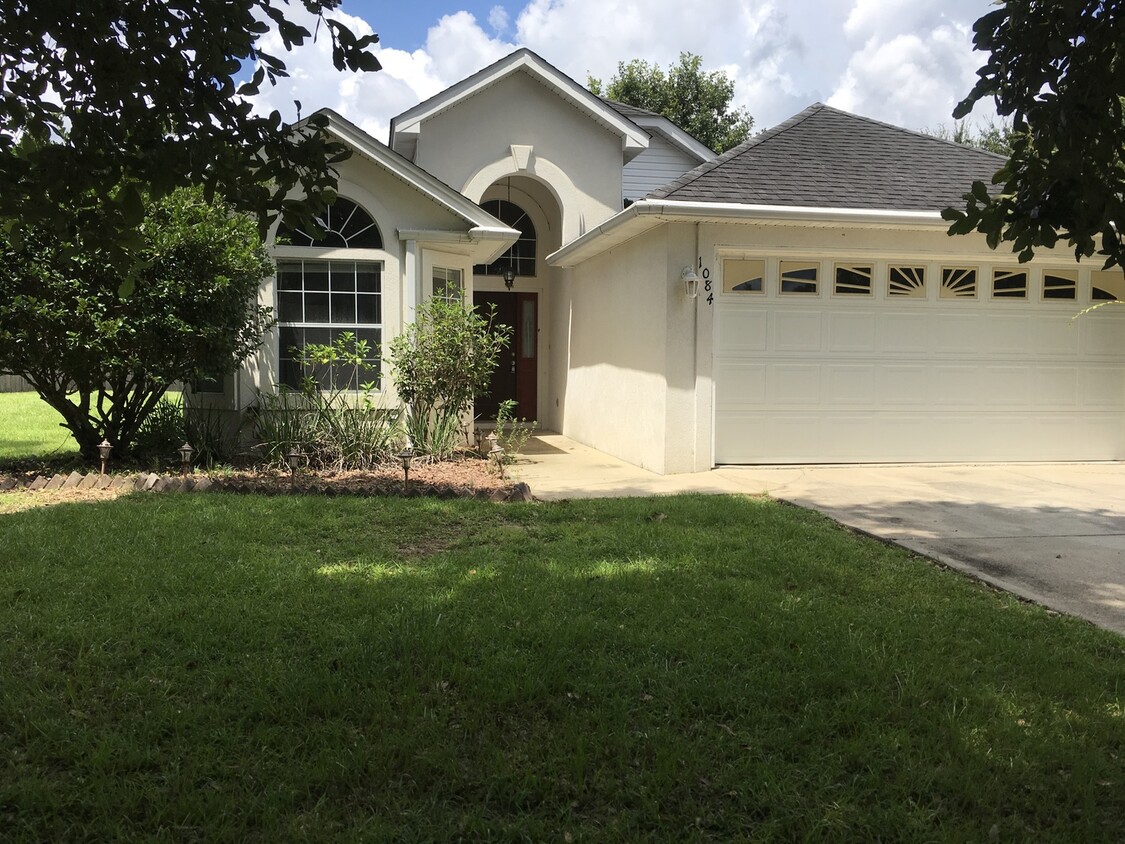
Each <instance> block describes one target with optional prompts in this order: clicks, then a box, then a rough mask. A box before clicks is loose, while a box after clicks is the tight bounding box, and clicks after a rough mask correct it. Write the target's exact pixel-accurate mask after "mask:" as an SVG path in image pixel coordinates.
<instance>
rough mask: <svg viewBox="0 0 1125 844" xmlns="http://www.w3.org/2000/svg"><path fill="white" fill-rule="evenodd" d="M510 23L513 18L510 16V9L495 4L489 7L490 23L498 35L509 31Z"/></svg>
mask: <svg viewBox="0 0 1125 844" xmlns="http://www.w3.org/2000/svg"><path fill="white" fill-rule="evenodd" d="M510 24H511V19H510V18H509V17H508V10H507V9H505V8H504V7H503V6H493V7H492V8H491V9H489V11H488V25H489V26H491V27H492V31H493V32H495V33H496V34H497V35H500V34H502V33H505V32H507V31H508V26H509V25H510Z"/></svg>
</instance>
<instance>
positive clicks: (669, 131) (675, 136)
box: [633, 117, 718, 163]
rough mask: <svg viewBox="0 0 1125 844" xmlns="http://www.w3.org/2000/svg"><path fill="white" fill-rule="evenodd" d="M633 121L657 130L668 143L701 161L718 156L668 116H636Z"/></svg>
mask: <svg viewBox="0 0 1125 844" xmlns="http://www.w3.org/2000/svg"><path fill="white" fill-rule="evenodd" d="M633 122H634V123H636V124H637V125H638V126H640V127H641V128H642V129H645V130H646V131H648V132H649V134H652V133H653V132H655V133H656V134H658V135H660V136H661V137H662V138H664V139H665V140H667V141H668V143H670V144H673V145H674V146H677V147H679V148H680V149H682V150H683V151H684V152H686V153H687V154H688V155H690V156H692V157H693V158H698V159H699V161H700V163H702V162H704V161H710V160H711V159H712V158H717V157H718V156H717V155H716V154H715V151H714V150H712V149H711V148H710V147H706V146H704V145H703V144H701V143H700V142H699V141H697V140H696V139H695V138H693V137H692V136H691V135H689V134H688V133H687V132H685V131H684V130H683V129H681V128H680V127H679V126H677V125H676V124H675V123H673V122H672V121H671V120H668V119H667V118H666V117H634V118H633Z"/></svg>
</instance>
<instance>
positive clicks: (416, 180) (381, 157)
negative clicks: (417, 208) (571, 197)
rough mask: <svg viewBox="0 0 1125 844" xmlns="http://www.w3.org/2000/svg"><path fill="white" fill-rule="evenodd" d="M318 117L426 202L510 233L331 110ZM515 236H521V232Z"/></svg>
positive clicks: (473, 225)
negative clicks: (434, 203) (429, 201)
mask: <svg viewBox="0 0 1125 844" xmlns="http://www.w3.org/2000/svg"><path fill="white" fill-rule="evenodd" d="M316 114H323V115H325V116H326V117H327V118H328V131H329V132H330V133H331V134H333V135H335V136H336V138H338V139H339V140H341V141H343V142H344V143H345V144H347V145H348V146H349V147H350V148H351V149H352V150H353V151H354V152H357V153H359V154H360V155H363V156H365V157H366V158H369V159H371V160H372V161H374V162H375V163H376V164H378V165H380V166H381V167H382V168H383V169H384V170H386V171H388V172H389V173H391V174H392V175H394V176H397V177H398V178H399V179H401V180H402V181H403V182H405V183H406V184H408V185H410V186H411V187H412V188H414V189H415V190H417V191H418V192H419V193H421V194H423V195H424V196H425V197H426V198H428V199H430V200H431V201H433V202H436V203H437V204H438V205H440V206H442V207H443V208H445V209H446V210H447V211H449V212H451V213H452V214H454V215H455V216H456V217H458V218H459V219H461V220H463V221H464V222H465V223H467V224H468V226H469V227H471V228H474V229H484V230H490V231H491V230H499V231H504V232H508V231H511V230H510V229H508V227H507V226H505V225H504V224H503V223H501V222H500V221H499V220H497V219H496V218H495V217H493V216H492V215H491V214H489V213H488V212H487V211H485V210H484V209H483V208H481V207H480V206H479V205H477V204H476V203H475V202H473V201H472V200H470V199H467V198H466V197H465V196H463V195H462V194H460V193H458V192H457V191H455V190H454V189H453V188H451V187H450V186H449V185H447V184H445V182H443V181H441V180H440V179H438V178H436V177H435V176H432V175H430V174H429V173H427V172H426V171H425V170H423V169H422V168H421V167H419V166H418V165H417V164H415V163H414V162H412V161H409V160H407V159H406V158H403V157H402V156H401V155H399V154H398V153H396V152H395V151H394V150H392V149H390V148H389V147H387V146H386V145H385V144H382V143H380V142H379V141H377V140H376V139H375V138H373V137H371V136H370V135H369V134H367V133H366V132H364V131H363V130H362V129H360V128H359V127H358V126H356V125H355V124H354V123H352V122H351V121H349V120H347V119H346V118H344V117H341V116H340V115H339V114H337V113H336V112H334V111H332V109H329V108H322V109H319V110H318V111H317V112H316ZM307 119H308V118H306V120H307ZM302 122H303V121H302ZM297 125H298V126H299V125H300V124H297ZM514 233H516V234H518V232H514Z"/></svg>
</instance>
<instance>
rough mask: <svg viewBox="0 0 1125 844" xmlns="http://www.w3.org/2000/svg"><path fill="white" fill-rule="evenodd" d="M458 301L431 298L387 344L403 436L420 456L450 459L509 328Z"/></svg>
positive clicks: (496, 359)
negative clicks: (402, 412)
mask: <svg viewBox="0 0 1125 844" xmlns="http://www.w3.org/2000/svg"><path fill="white" fill-rule="evenodd" d="M494 320H495V312H492V313H489V314H488V315H487V316H484V315H482V314H480V313H477V312H476V311H474V310H472V309H470V308H467V307H465V306H464V305H463V304H461V303H459V302H448V301H445V300H443V299H429V300H427V301H426V302H423V303H422V304H420V305H419V306H418V308H417V311H416V316H415V320H414V322H412V323H410V324H409V325H407V326H406V329H405V330H404V331H403V332H402V334H400V335H399V336H398V337H396V338H394V340H392V341H391V365H392V370H393V372H394V381H395V388H396V389H397V390H398V394H399V396H400V397H401V398H402V400H403V402H405V403H406V405H407V407H408V408H409V413H408V416H407V432H408V434H409V436H410V439H411V441H412V442H413V444H414V448H415V450H416V452H417V453H419V454H426V455H431V456H433V457H435V458H438V459H442V458H446V457H449V456H450V455H452V453H453V451H454V449H455V448H456V447H457V444H458V442H459V441H460V440H461V439H462V438H463V435H464V421H465V417H466V415H467V414H468V412H469V410H470V409H471V408H472V405H473V398H474V397H475V396H476V395H477V394H478V393H483V392H484V391H485V390H487V389H488V386H489V381H490V379H491V378H492V372H493V370H495V369H496V364H497V362H498V361H499V359H500V351H501V350H502V349H503V348H505V347H506V346H507V345H508V343H509V335H510V334H511V328H509V327H508V326H505V325H497V324H495V322H494Z"/></svg>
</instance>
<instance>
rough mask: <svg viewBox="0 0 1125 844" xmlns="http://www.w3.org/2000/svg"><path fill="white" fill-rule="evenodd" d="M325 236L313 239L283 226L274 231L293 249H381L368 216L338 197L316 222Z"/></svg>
mask: <svg viewBox="0 0 1125 844" xmlns="http://www.w3.org/2000/svg"><path fill="white" fill-rule="evenodd" d="M318 220H319V222H320V224H321V225H322V226H323V227H324V234H323V235H320V236H315V235H313V234H311V233H309V232H306V231H304V230H303V229H300V228H294V227H291V226H287V225H285V224H284V223H283V224H282V225H281V227H280V228H279V229H278V230H277V239H278V240H279V241H283V242H284V241H288V243H289V245H292V246H316V247H324V248H337V249H382V248H383V235H382V234H380V233H379V227H378V226H377V225H375V220H373V219H372V217H371V215H370V214H368V213H367V212H366V211H364V210H363V209H362V208H360V207H359V206H358V205H356V204H355V203H354V202H352V201H351V200H350V199H344V197H342V196H341V197H339V198H338V199H337V200H336V201H335V202H334V203H332V204H331V205H329V206H328V208H327V209H325V211H324V213H323V214H322V215H321V216H320V217H319V218H318Z"/></svg>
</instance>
